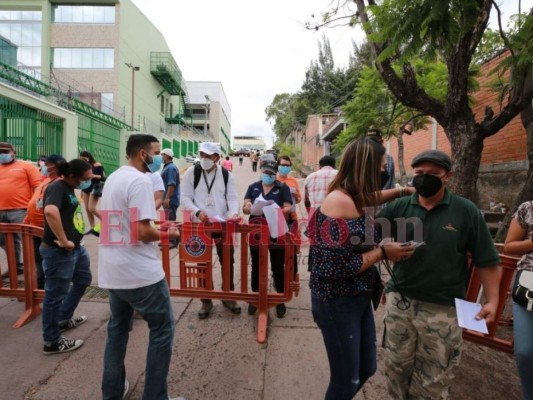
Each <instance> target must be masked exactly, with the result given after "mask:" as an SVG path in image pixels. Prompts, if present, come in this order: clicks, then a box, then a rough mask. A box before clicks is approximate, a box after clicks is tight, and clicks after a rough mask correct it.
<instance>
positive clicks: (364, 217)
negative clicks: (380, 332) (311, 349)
mask: <svg viewBox="0 0 533 400" xmlns="http://www.w3.org/2000/svg"><path fill="white" fill-rule="evenodd" d="M385 160H386V159H385V149H384V147H383V146H381V145H380V144H378V143H376V142H374V141H372V140H370V139H368V138H363V139H358V140H354V141H352V142H351V143H350V144H349V145H348V146H347V147H346V148H345V150H344V153H343V156H342V160H341V163H340V167H339V172H338V173H337V176H336V177H335V179H334V180H333V181H332V182H331V184H330V186H329V189H328V194H327V196H326V198H325V199H324V202H323V203H322V205H321V206H320V207H319V208H318V209H317V210H316V212H315V213H314V214H313V216H312V218H311V221H309V226H308V229H307V236H308V237H309V239H310V252H309V270H310V272H311V275H310V281H309V286H310V288H311V305H312V313H313V318H314V320H315V322H316V323H317V325H318V327H319V328H320V330H321V332H322V336H323V338H324V344H325V346H326V352H327V355H328V360H329V366H330V382H329V386H328V389H327V391H326V394H325V399H326V400H348V399H352V398H353V397H354V396H355V394H356V393H357V392H358V391H359V390H360V389H361V387H362V386H363V384H364V383H365V382H366V380H367V379H368V378H370V377H371V376H372V375H373V374H374V373H375V371H376V329H375V324H374V315H373V312H372V308H371V300H372V293H373V291H374V290H375V289H376V287H377V285H378V283H379V282H380V276H379V273H378V271H377V269H376V267H375V266H374V264H376V263H377V262H379V261H381V260H383V259H389V260H392V261H397V260H399V259H405V258H407V257H410V256H411V254H413V251H414V246H413V245H407V246H405V245H404V246H402V245H401V243H392V242H388V243H384V244H382V245H380V246H378V243H379V242H380V240H381V238H379V237H378V234H377V233H374V230H373V227H369V226H367V224H368V223H369V222H371V223H373V217H374V215H373V214H374V210H376V207H377V206H378V205H379V204H380V203H382V202H386V201H390V200H392V199H393V198H395V197H398V196H399V195H400V194H401V195H403V194H404V189H403V188H402V190H398V189H389V190H385V191H380V190H381V187H382V184H381V179H380V172H381V170H383V168H384V164H385ZM367 236H370V237H367Z"/></svg>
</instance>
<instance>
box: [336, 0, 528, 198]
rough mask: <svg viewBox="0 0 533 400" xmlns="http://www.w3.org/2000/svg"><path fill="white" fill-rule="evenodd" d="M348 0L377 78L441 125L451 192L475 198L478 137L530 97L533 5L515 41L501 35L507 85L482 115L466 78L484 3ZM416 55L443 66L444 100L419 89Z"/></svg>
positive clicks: (484, 19)
mask: <svg viewBox="0 0 533 400" xmlns="http://www.w3.org/2000/svg"><path fill="white" fill-rule="evenodd" d="M354 2H355V4H356V6H357V16H358V18H359V21H360V22H361V23H362V27H363V30H364V32H365V33H366V35H367V38H369V39H370V40H369V43H370V47H371V50H372V53H373V56H374V58H375V60H376V61H375V65H376V68H377V70H378V71H379V73H380V75H381V77H382V78H383V81H384V82H385V84H386V85H387V87H388V89H389V90H390V91H391V93H392V94H393V95H394V96H395V97H396V98H397V99H398V100H399V101H400V102H401V103H402V104H403V105H405V106H407V107H410V108H412V109H414V110H417V111H418V112H419V113H422V114H425V115H429V116H432V117H433V118H435V119H436V121H437V122H438V123H439V124H440V125H441V126H442V127H443V128H444V131H445V133H446V136H447V138H448V140H449V142H450V145H451V149H452V158H453V160H454V173H455V175H454V179H453V181H452V189H453V190H454V192H455V193H457V194H459V195H462V196H464V197H467V198H470V199H472V200H475V198H476V184H477V176H478V171H479V165H480V160H481V153H482V151H483V140H484V139H485V138H487V137H490V136H492V135H494V134H496V133H497V132H498V131H499V130H500V129H501V128H502V127H504V126H505V125H506V124H507V123H508V122H509V121H511V120H512V119H513V118H514V117H515V116H516V115H518V113H520V112H521V110H523V109H524V108H525V107H526V106H527V105H528V104H530V103H531V100H532V98H533V85H532V84H531V79H527V78H528V77H530V75H531V68H532V62H533V50H532V48H531V46H532V45H531V43H533V29H532V26H531V25H532V20H533V9H532V10H530V12H529V14H528V16H527V18H526V19H525V21H524V25H523V26H522V27H520V30H519V32H518V33H517V34H516V36H517V37H518V36H521V39H520V40H506V39H504V43H505V48H506V49H508V50H510V55H509V57H508V66H509V68H510V71H511V74H510V80H509V86H508V89H509V90H508V91H507V93H506V95H505V96H504V98H503V102H502V107H501V109H500V110H499V112H498V113H497V114H496V115H490V113H488V114H487V115H485V116H484V117H483V116H476V115H474V113H473V112H472V108H471V106H470V104H469V96H468V91H469V87H468V77H469V73H470V72H469V71H470V66H471V64H472V63H473V60H474V54H475V52H476V49H477V47H478V45H479V43H480V41H481V39H482V37H483V33H484V32H485V30H486V28H487V24H488V20H489V15H490V11H491V8H492V6H493V4H494V3H493V1H492V0H461V1H451V0H442V1H438V2H435V1H433V0H417V1H413V0H384V1H383V2H382V3H381V4H380V5H377V4H376V2H375V0H366V1H365V0H354ZM344 4H346V3H344ZM337 11H338V10H337ZM330 15H331V14H330ZM399 15H401V16H402V18H398V16H399ZM326 23H327V20H326ZM417 58H422V60H424V61H430V62H433V61H435V60H442V62H443V63H444V64H445V66H446V70H447V73H448V74H447V75H448V77H447V84H446V98H445V100H444V101H441V100H439V99H437V98H435V97H434V96H432V95H431V94H430V93H428V91H427V90H425V89H424V87H423V85H422V84H421V82H420V81H419V79H418V77H417V73H416V69H415V68H414V66H413V60H414V59H417Z"/></svg>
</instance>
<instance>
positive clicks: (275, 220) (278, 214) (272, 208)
mask: <svg viewBox="0 0 533 400" xmlns="http://www.w3.org/2000/svg"><path fill="white" fill-rule="evenodd" d="M263 213H264V214H265V218H266V220H267V224H268V230H269V232H270V237H273V238H277V237H279V236H283V235H285V234H286V233H287V232H288V231H289V227H288V226H287V221H285V217H284V215H283V212H282V211H281V209H280V207H279V206H278V205H277V204H276V203H273V204H270V205H268V206H265V207H263Z"/></svg>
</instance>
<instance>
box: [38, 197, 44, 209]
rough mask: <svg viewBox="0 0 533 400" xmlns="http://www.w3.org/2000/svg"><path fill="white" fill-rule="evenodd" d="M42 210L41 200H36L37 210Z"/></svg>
mask: <svg viewBox="0 0 533 400" xmlns="http://www.w3.org/2000/svg"><path fill="white" fill-rule="evenodd" d="M41 208H43V199H37V209H41Z"/></svg>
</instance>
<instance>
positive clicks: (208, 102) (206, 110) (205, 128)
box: [204, 95, 211, 135]
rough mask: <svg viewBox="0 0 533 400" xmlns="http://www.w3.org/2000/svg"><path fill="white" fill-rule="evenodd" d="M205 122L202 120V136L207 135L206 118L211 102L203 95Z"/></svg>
mask: <svg viewBox="0 0 533 400" xmlns="http://www.w3.org/2000/svg"><path fill="white" fill-rule="evenodd" d="M204 97H205V106H204V108H205V120H204V135H207V116H208V115H209V105H210V102H211V99H210V98H209V96H208V95H205V96H204Z"/></svg>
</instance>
